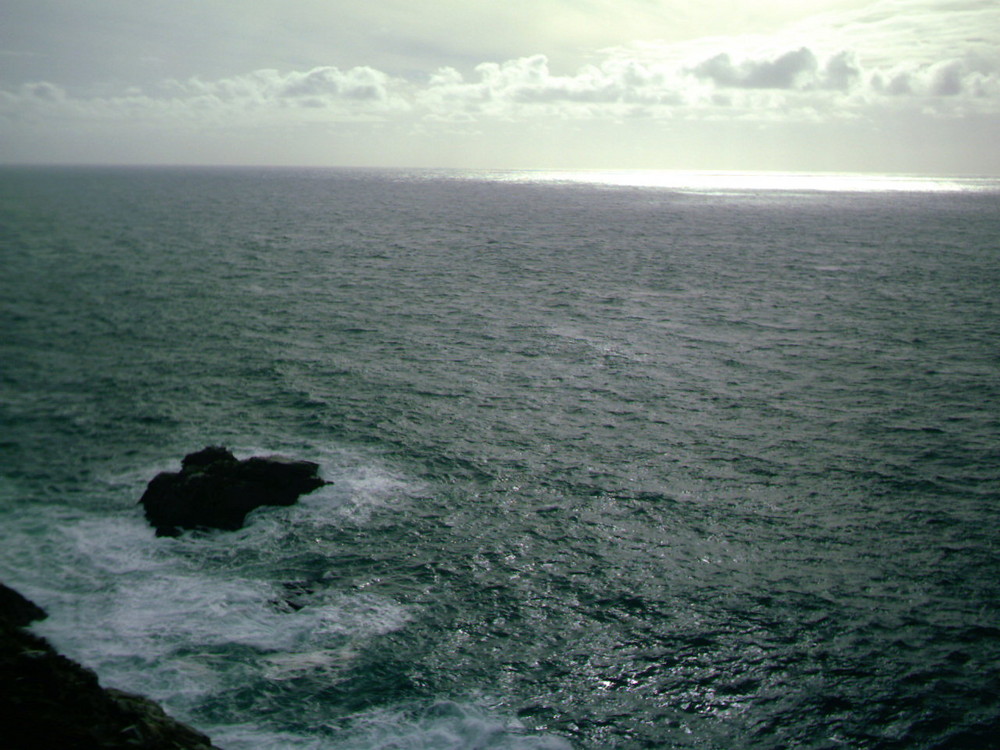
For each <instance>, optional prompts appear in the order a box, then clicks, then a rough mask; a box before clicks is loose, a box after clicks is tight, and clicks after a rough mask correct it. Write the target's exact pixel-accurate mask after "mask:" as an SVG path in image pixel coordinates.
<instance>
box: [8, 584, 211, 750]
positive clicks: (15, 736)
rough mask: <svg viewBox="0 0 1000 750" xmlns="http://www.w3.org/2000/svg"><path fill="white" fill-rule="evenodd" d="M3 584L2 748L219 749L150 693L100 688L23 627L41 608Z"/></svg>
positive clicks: (92, 676)
mask: <svg viewBox="0 0 1000 750" xmlns="http://www.w3.org/2000/svg"><path fill="white" fill-rule="evenodd" d="M0 589H2V591H3V594H2V595H0V746H2V747H3V748H4V750H39V748H59V749H60V750H127V749H128V750H136V748H144V749H146V750H218V748H215V746H214V745H212V742H211V740H210V739H209V738H208V737H206V736H205V735H204V734H202V733H201V732H199V731H197V730H195V729H192V728H191V727H189V726H186V725H184V724H181V723H180V722H178V721H175V720H174V719H171V718H170V717H169V716H167V715H166V714H165V713H164V711H163V709H162V708H160V706H159V705H157V704H156V703H154V702H153V701H151V700H149V699H148V698H143V697H142V696H139V695H132V694H131V693H125V692H122V691H120V690H113V689H107V690H106V689H104V688H102V687H101V686H100V684H99V683H98V681H97V676H96V675H95V674H94V673H93V672H91V671H90V670H89V669H85V668H84V667H82V666H80V665H79V664H77V663H76V662H74V661H72V660H70V659H67V658H66V657H64V656H62V655H60V654H59V653H57V652H56V651H55V649H53V648H52V646H51V645H49V643H48V641H46V640H44V639H43V638H39V637H38V636H36V635H34V634H32V633H29V632H28V631H26V630H23V629H22V627H21V626H22V625H23V624H26V623H25V617H28V618H30V619H39V615H38V613H41V615H40V616H41V617H44V612H42V610H41V608H39V607H38V606H37V605H35V604H34V603H33V602H30V601H29V600H27V599H25V598H24V597H23V596H21V595H20V594H18V593H17V592H16V591H14V590H13V589H9V588H7V587H6V586H3V585H2V584H0ZM25 603H27V605H28V607H25ZM30 619H29V621H30Z"/></svg>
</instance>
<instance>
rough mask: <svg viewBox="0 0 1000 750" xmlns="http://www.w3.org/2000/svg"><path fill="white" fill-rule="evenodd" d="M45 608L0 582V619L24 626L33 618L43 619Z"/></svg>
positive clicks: (32, 620)
mask: <svg viewBox="0 0 1000 750" xmlns="http://www.w3.org/2000/svg"><path fill="white" fill-rule="evenodd" d="M46 617H47V615H46V614H45V610H44V609H42V608H41V607H39V606H38V605H37V604H35V603H34V602H33V601H31V599H28V598H27V597H25V596H24V595H22V594H21V592H20V591H14V589H12V588H10V587H9V586H6V585H4V584H2V583H0V619H5V620H7V621H8V622H9V623H10V624H11V625H15V626H17V627H24V626H25V625H28V624H30V623H32V622H34V621H35V620H44V619H45V618H46Z"/></svg>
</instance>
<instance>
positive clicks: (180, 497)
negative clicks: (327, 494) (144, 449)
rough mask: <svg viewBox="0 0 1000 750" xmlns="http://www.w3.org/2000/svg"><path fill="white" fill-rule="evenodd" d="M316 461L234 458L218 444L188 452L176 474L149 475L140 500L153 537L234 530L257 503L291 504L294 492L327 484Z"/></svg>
mask: <svg viewBox="0 0 1000 750" xmlns="http://www.w3.org/2000/svg"><path fill="white" fill-rule="evenodd" d="M318 470H319V465H318V464H315V463H313V462H312V461H295V460H292V459H288V458H284V457H281V456H266V457H261V456H256V457H254V458H248V459H245V460H243V461H238V460H237V459H236V457H235V456H233V454H232V453H230V452H229V451H228V450H226V449H225V448H222V447H219V446H210V447H208V448H204V449H202V450H200V451H197V452H196V453H191V454H189V455H187V456H185V457H184V459H183V460H182V461H181V470H180V471H179V472H163V473H162V474H158V475H157V476H155V477H153V479H152V481H150V483H149V485H148V486H147V487H146V492H145V493H144V494H143V496H142V499H141V500H140V501H139V502H140V504H141V505H142V506H143V508H144V509H145V512H146V518H147V520H148V521H149V522H150V523H151V524H152V525H153V526H155V527H156V534H157V536H176V535H177V534H179V533H180V530H181V529H196V528H213V529H230V530H232V529H238V528H241V527H242V526H243V520H244V518H246V515H247V513H249V512H250V511H252V510H253V509H254V508H259V507H260V506H261V505H292V504H293V503H294V502H295V501H296V500H298V498H299V495H303V494H305V493H307V492H312V491H313V490H315V489H317V488H319V487H322V486H323V485H325V484H327V482H325V481H323V480H322V479H320V477H319V476H317V471H318Z"/></svg>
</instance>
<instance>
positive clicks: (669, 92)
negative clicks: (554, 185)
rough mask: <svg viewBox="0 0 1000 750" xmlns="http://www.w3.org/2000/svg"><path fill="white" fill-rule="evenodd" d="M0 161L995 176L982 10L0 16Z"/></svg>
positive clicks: (144, 7)
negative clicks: (772, 171)
mask: <svg viewBox="0 0 1000 750" xmlns="http://www.w3.org/2000/svg"><path fill="white" fill-rule="evenodd" d="M0 163H8V164H10V163H56V164H219V165H222V164H247V165H310V166H415V167H420V166H422V167H469V168H487V169H508V168H526V169H577V168H594V169H707V170H777V171H824V172H828V171H834V172H845V171H847V172H893V173H930V174H972V175H1000V0H424V1H423V2H421V1H420V0H240V1H239V2H237V1H236V0H171V2H154V1H153V0H3V2H2V4H0Z"/></svg>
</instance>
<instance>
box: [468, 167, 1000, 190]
mask: <svg viewBox="0 0 1000 750" xmlns="http://www.w3.org/2000/svg"><path fill="white" fill-rule="evenodd" d="M477 176H478V177H479V178H480V179H481V178H483V177H486V179H491V180H496V181H502V182H538V183H560V182H562V183H581V184H591V185H608V186H615V187H652V188H657V187H660V188H668V189H673V190H692V191H702V190H711V191H717V190H750V191H753V190H782V191H803V190H808V191H827V192H860V191H865V192H872V191H878V192H969V191H975V192H979V191H989V190H1000V180H998V179H996V178H989V177H941V176H927V175H895V174H854V173H839V172H815V173H813V172H787V173H785V172H706V171H664V170H643V169H622V170H504V171H496V172H489V173H486V174H479V175H477Z"/></svg>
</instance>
